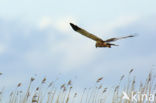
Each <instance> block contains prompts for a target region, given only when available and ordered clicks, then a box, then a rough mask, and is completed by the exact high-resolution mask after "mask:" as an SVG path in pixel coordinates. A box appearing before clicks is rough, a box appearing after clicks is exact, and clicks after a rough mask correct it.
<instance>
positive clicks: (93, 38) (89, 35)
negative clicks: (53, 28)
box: [70, 23, 103, 41]
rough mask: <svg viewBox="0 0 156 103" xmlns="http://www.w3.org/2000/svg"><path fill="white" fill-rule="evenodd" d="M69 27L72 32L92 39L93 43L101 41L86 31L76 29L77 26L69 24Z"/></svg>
mask: <svg viewBox="0 0 156 103" xmlns="http://www.w3.org/2000/svg"><path fill="white" fill-rule="evenodd" d="M70 26H71V27H72V28H73V30H74V31H76V32H79V33H80V34H82V35H84V36H86V37H88V38H90V39H92V40H95V41H103V40H102V39H101V38H99V37H97V36H95V35H93V34H91V33H89V32H88V31H86V30H84V29H82V28H80V27H78V26H77V25H74V24H73V23H70Z"/></svg>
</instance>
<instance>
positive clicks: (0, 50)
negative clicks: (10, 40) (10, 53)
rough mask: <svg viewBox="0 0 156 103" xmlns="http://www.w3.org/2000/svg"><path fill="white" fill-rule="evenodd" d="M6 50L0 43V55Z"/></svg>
mask: <svg viewBox="0 0 156 103" xmlns="http://www.w3.org/2000/svg"><path fill="white" fill-rule="evenodd" d="M5 51H6V46H5V45H3V44H0V55H2V54H3V53H4V52H5Z"/></svg>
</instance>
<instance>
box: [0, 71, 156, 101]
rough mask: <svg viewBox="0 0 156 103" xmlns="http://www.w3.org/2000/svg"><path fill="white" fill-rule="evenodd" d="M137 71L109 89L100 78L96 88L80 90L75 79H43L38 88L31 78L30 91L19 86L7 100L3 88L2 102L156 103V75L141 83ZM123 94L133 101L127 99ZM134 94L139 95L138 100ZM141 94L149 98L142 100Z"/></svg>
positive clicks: (125, 76)
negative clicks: (65, 80) (59, 80)
mask: <svg viewBox="0 0 156 103" xmlns="http://www.w3.org/2000/svg"><path fill="white" fill-rule="evenodd" d="M133 71H134V70H133V69H131V70H130V71H129V72H128V74H127V75H121V77H120V78H119V81H117V82H116V84H115V86H110V87H105V85H104V78H103V77H100V78H98V79H97V80H96V81H95V82H94V84H95V85H94V86H92V87H90V88H84V89H82V90H77V91H76V90H75V89H74V87H73V82H72V80H69V81H67V82H66V83H63V84H60V85H58V83H57V80H54V81H53V82H47V78H43V79H42V80H41V82H40V84H39V85H38V86H34V85H33V83H34V81H35V78H34V77H31V78H30V81H29V84H28V85H27V88H26V89H21V88H22V85H23V84H22V83H18V84H17V86H16V88H15V89H14V90H13V91H11V92H10V94H8V96H5V97H4V95H3V93H4V92H5V90H3V89H0V103H156V94H155V93H156V92H155V91H156V81H155V78H156V76H155V75H154V74H152V71H151V72H150V73H149V74H148V75H147V78H146V79H145V80H142V81H141V82H137V81H136V78H135V77H134V76H132V73H133ZM1 76H3V74H2V73H0V77H1ZM1 85H2V84H1ZM123 91H124V92H125V93H127V95H128V96H129V99H123V96H124V94H123ZM132 93H133V95H136V94H137V101H135V100H134V97H132V95H131V94H132ZM138 93H139V94H147V96H145V95H144V96H143V97H141V96H140V95H139V94H138ZM151 94H154V95H153V96H154V97H151ZM4 98H6V99H4ZM147 98H150V99H147ZM151 99H153V101H151Z"/></svg>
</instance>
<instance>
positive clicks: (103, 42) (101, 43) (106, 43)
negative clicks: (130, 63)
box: [70, 23, 135, 48]
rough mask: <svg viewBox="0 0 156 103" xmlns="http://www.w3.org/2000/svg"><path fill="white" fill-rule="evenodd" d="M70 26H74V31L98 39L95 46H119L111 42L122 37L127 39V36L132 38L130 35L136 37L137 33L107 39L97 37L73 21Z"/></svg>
mask: <svg viewBox="0 0 156 103" xmlns="http://www.w3.org/2000/svg"><path fill="white" fill-rule="evenodd" d="M70 26H71V27H72V28H73V30H74V31H76V32H78V33H80V34H82V35H84V36H86V37H88V38H90V39H92V40H94V41H96V44H95V47H96V48H97V47H108V48H111V46H118V45H116V44H113V43H111V42H114V41H117V40H120V39H125V38H130V37H134V36H135V35H127V36H123V37H119V38H110V39H107V40H103V39H101V38H99V37H97V36H96V35H94V34H92V33H89V32H88V31H86V30H84V29H82V28H80V27H78V26H77V25H75V24H73V23H70Z"/></svg>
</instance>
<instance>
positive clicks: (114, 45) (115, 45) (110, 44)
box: [110, 44, 119, 46]
mask: <svg viewBox="0 0 156 103" xmlns="http://www.w3.org/2000/svg"><path fill="white" fill-rule="evenodd" d="M110 45H111V46H119V45H116V44H110Z"/></svg>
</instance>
